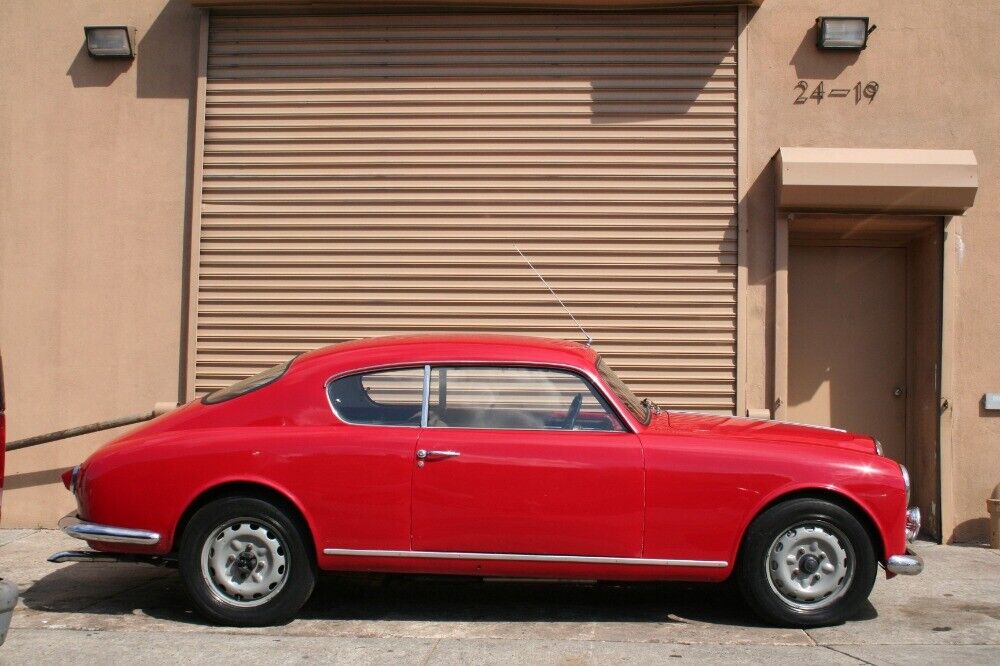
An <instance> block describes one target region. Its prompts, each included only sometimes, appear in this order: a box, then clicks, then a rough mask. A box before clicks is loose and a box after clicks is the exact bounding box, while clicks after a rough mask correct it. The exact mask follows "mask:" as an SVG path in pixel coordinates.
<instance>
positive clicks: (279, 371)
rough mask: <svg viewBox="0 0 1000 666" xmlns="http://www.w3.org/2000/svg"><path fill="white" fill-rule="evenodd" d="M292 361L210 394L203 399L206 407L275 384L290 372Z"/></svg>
mask: <svg viewBox="0 0 1000 666" xmlns="http://www.w3.org/2000/svg"><path fill="white" fill-rule="evenodd" d="M292 360H294V359H291V360H288V361H285V362H284V363H279V364H278V365H275V366H272V367H270V368H268V369H267V370H264V371H263V372H258V373H257V374H256V375H253V376H251V377H247V378H246V379H241V380H240V381H238V382H236V383H235V384H231V385H229V386H227V387H226V388H224V389H219V390H218V391H215V392H213V393H209V394H208V395H206V396H205V397H204V398H202V399H201V401H202V402H203V403H205V404H206V405H214V404H216V403H220V402H225V401H226V400H232V399H233V398H238V397H240V396H241V395H246V394H247V393H252V392H253V391H256V390H257V389H259V388H263V387H265V386H267V385H268V384H273V383H274V382H276V381H278V380H279V379H281V376H282V375H284V374H285V371H286V370H288V366H290V365H291V364H292Z"/></svg>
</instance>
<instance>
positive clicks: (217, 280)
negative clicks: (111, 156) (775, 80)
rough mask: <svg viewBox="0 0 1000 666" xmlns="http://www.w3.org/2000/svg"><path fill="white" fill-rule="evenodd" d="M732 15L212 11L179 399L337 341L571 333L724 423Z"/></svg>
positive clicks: (731, 385)
mask: <svg viewBox="0 0 1000 666" xmlns="http://www.w3.org/2000/svg"><path fill="white" fill-rule="evenodd" d="M735 40H736V14H735V12H734V11H729V10H726V11H715V12H698V11H687V12H684V13H678V12H657V13H649V12H640V13H593V12H589V13H586V12H581V13H560V14H538V13H517V14H502V15H495V14H489V15H487V14H465V15H463V14H457V13H443V14H421V15H410V16H401V15H379V16H374V15H373V16H368V15H364V16H359V15H332V16H318V15H308V16H288V15H279V16H273V15H272V16H229V15H213V16H212V18H211V22H210V36H209V58H208V80H207V94H206V117H205V141H204V169H203V181H202V193H201V195H202V196H201V202H202V203H201V232H200V250H199V253H200V261H199V265H198V266H197V270H198V271H199V272H198V290H197V299H198V301H197V312H196V331H197V340H196V341H195V363H196V371H195V378H194V379H195V382H194V387H195V392H196V393H198V394H201V393H204V392H206V391H209V390H212V389H214V388H216V387H219V386H222V385H225V384H228V383H230V382H232V381H234V380H236V379H239V378H242V377H244V376H246V375H248V374H251V373H253V372H256V371H258V370H260V369H262V368H264V367H267V366H269V365H272V364H274V363H277V362H279V361H281V360H284V359H287V358H288V357H289V356H290V355H292V354H296V353H298V352H302V351H305V350H309V349H313V348H315V347H319V346H322V345H325V344H329V343H333V342H338V341H343V340H349V339H353V338H359V337H366V336H374V335H386V334H405V333H419V332H467V331H468V332H504V333H524V334H535V335H542V336H551V337H562V338H570V339H577V340H579V339H581V335H580V334H579V332H578V331H577V330H576V329H575V328H574V327H573V325H572V322H571V321H570V320H569V319H568V317H567V316H566V315H565V314H564V313H563V312H562V310H561V309H560V308H559V306H558V305H557V304H556V303H555V302H554V301H553V299H552V297H551V295H550V294H549V293H548V292H547V291H546V289H545V288H544V287H543V286H542V285H541V284H540V283H539V281H538V280H537V278H536V277H535V276H534V274H533V273H532V272H531V271H530V270H529V269H528V267H527V266H526V265H525V264H524V262H523V261H522V260H521V258H520V257H519V256H518V255H517V253H516V252H515V251H514V248H513V246H512V243H515V242H516V243H517V244H518V246H519V247H520V248H521V250H523V251H524V252H525V253H526V254H527V255H528V256H529V257H530V258H531V259H532V261H533V262H534V264H535V266H536V267H537V268H538V269H539V270H540V271H541V272H542V273H543V274H544V275H545V276H546V278H547V279H548V280H549V282H550V283H551V284H552V286H553V287H554V288H555V289H556V291H558V293H559V294H560V296H561V297H562V298H563V300H564V301H565V302H566V304H567V305H568V306H569V307H570V308H571V309H572V311H573V312H574V314H575V315H576V317H577V319H579V320H580V321H581V322H582V323H583V325H584V326H586V328H587V330H588V331H589V332H590V334H591V335H592V336H593V337H594V345H595V347H596V348H597V349H598V350H599V351H600V352H601V353H602V354H604V356H605V357H606V358H607V360H608V362H609V364H610V365H611V366H612V367H614V368H615V369H616V370H618V371H619V373H620V374H621V375H622V376H623V378H624V379H625V380H626V381H627V382H628V383H629V384H630V385H631V386H632V387H633V388H634V389H635V391H636V392H637V393H639V394H640V395H645V396H649V397H651V398H653V399H654V400H656V401H658V402H660V403H661V404H663V405H665V406H671V407H676V408H688V409H702V410H710V411H718V412H722V413H728V412H732V410H733V409H734V404H735V374H736V368H735V358H736V354H735V340H736V242H737V239H736V237H737V234H736V48H735Z"/></svg>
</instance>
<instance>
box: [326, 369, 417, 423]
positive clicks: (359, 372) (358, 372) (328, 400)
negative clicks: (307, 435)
mask: <svg viewBox="0 0 1000 666" xmlns="http://www.w3.org/2000/svg"><path fill="white" fill-rule="evenodd" d="M421 365H424V364H422V363H416V364H414V363H403V364H398V363H393V364H390V365H382V366H372V367H370V368H361V369H359V370H351V371H350V372H341V373H340V374H337V375H334V376H333V377H330V378H329V379H328V380H326V382H325V383H324V384H323V395H325V396H326V404H327V405H329V406H330V411H331V412H333V415H334V416H335V417H336V418H337V419H338V420H339V421H340V422H341V423H343V424H345V425H352V426H359V427H362V428H419V427H420V425H419V424H414V425H386V424H384V423H360V422H358V421H348V420H347V419H345V418H344V417H343V416H341V415H340V412H338V411H337V408H336V407H335V406H334V404H333V398H331V397H330V384H332V383H333V382H335V381H337V380H338V379H343V378H344V377H351V376H352V375H364V374H369V373H374V372H386V371H389V370H417V369H419V368H420V366H421ZM424 367H426V366H424ZM421 409H423V407H421Z"/></svg>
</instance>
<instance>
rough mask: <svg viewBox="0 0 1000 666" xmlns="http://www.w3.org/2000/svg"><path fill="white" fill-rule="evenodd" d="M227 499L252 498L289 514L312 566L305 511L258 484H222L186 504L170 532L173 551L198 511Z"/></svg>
mask: <svg viewBox="0 0 1000 666" xmlns="http://www.w3.org/2000/svg"><path fill="white" fill-rule="evenodd" d="M227 497H253V498H256V499H261V500H264V501H267V502H271V503H273V504H275V505H276V506H279V507H281V508H283V509H284V510H285V511H286V512H287V513H288V515H289V517H290V518H292V520H294V521H296V522H298V523H299V526H300V527H301V528H302V530H303V535H304V536H305V538H306V539H307V540H308V544H309V552H310V553H311V557H312V559H313V562H314V563H315V561H316V557H317V553H316V537H315V532H314V530H313V526H312V523H311V522H310V521H309V519H308V517H307V515H306V513H305V511H304V510H303V509H302V506H301V505H300V504H299V503H298V502H297V501H295V499H293V498H292V496H291V495H289V494H288V493H286V492H284V491H282V490H279V489H277V488H274V487H273V486H270V485H268V484H265V483H261V482H259V481H225V482H220V483H218V484H215V485H213V486H211V487H209V488H206V489H204V490H202V491H201V492H200V493H199V494H198V495H197V496H196V497H195V498H194V499H193V500H191V501H190V502H189V503H188V505H187V507H186V508H185V509H184V511H183V512H182V513H181V516H180V518H179V519H178V520H177V524H176V525H175V526H174V530H173V541H172V543H171V548H172V550H173V551H174V552H177V549H178V548H179V547H180V541H181V537H182V536H183V534H184V530H185V529H186V528H187V525H188V523H189V522H190V521H191V517H192V516H193V515H194V514H195V512H196V511H198V509H200V508H202V507H203V506H206V505H208V504H210V503H211V502H214V501H216V500H220V499H225V498H227Z"/></svg>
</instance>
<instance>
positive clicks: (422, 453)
mask: <svg viewBox="0 0 1000 666" xmlns="http://www.w3.org/2000/svg"><path fill="white" fill-rule="evenodd" d="M460 455H462V454H460V453H459V452H458V451H428V450H427V449H417V460H444V459H445V458H457V457H458V456H460Z"/></svg>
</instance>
